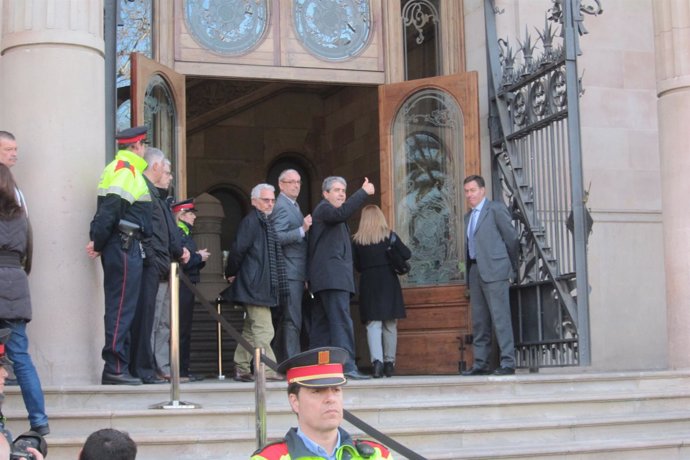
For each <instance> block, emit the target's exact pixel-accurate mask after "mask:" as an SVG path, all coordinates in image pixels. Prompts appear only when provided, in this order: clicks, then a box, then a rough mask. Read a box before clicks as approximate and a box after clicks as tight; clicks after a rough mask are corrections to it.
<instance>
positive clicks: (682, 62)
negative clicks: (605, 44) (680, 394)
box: [650, 0, 690, 369]
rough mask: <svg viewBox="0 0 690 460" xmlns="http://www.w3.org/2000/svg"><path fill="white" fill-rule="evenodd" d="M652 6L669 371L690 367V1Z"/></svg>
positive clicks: (675, 0)
mask: <svg viewBox="0 0 690 460" xmlns="http://www.w3.org/2000/svg"><path fill="white" fill-rule="evenodd" d="M652 5H653V8H654V34H655V47H656V77H657V95H658V98H659V99H658V112H659V144H660V145H659V151H660V155H661V185H662V203H663V208H662V209H663V225H664V256H665V269H666V300H667V317H668V344H669V366H670V367H671V368H674V369H677V368H688V367H690V352H689V350H690V212H688V209H689V203H690V199H689V197H690V181H688V177H690V131H688V126H690V52H688V47H689V46H690V0H655V1H654V2H652ZM652 311H653V310H650V312H652Z"/></svg>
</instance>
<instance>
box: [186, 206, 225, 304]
mask: <svg viewBox="0 0 690 460" xmlns="http://www.w3.org/2000/svg"><path fill="white" fill-rule="evenodd" d="M194 206H195V207H196V209H197V218H196V222H194V242H195V243H196V246H197V248H199V249H203V248H206V249H208V251H209V252H210V253H211V256H210V257H209V258H208V260H207V261H206V266H205V267H204V269H203V270H201V282H200V283H199V290H200V291H201V292H202V293H203V294H204V296H205V297H206V299H208V300H209V301H211V302H213V301H214V300H215V299H216V297H218V293H219V292H220V291H222V290H223V289H225V288H226V287H227V286H228V283H227V282H226V281H225V277H224V276H223V271H224V270H225V267H223V254H222V251H221V248H220V232H221V224H222V222H223V217H224V216H225V214H224V213H223V205H222V204H221V203H220V201H219V200H218V199H217V198H215V197H213V196H212V195H209V194H208V193H202V194H201V195H199V196H198V197H196V198H195V199H194Z"/></svg>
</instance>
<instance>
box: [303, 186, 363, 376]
mask: <svg viewBox="0 0 690 460" xmlns="http://www.w3.org/2000/svg"><path fill="white" fill-rule="evenodd" d="M321 189H322V191H323V198H324V199H323V200H321V202H320V203H319V204H318V205H316V208H314V211H313V212H312V227H311V232H310V233H311V235H310V237H309V264H308V265H309V286H310V289H311V291H312V292H313V293H314V294H316V296H317V297H318V302H316V303H315V304H314V305H313V307H312V311H311V330H310V334H309V348H317V347H328V346H332V347H339V348H343V349H344V350H346V351H347V352H348V355H349V358H348V359H347V361H346V362H345V376H347V378H349V379H354V380H357V379H368V378H369V376H367V375H364V374H362V373H360V372H359V370H358V369H357V365H356V364H355V336H354V329H353V326H352V318H351V317H350V297H351V296H352V294H354V293H355V282H354V275H353V272H352V241H351V240H350V230H349V228H348V226H347V219H349V218H350V217H351V216H352V215H353V214H354V213H355V212H357V211H358V210H359V209H360V208H361V207H362V206H363V205H364V203H366V201H367V199H368V197H369V195H373V194H374V192H375V188H374V184H372V183H371V182H369V179H367V178H365V179H364V184H363V185H362V188H361V189H359V190H357V191H356V192H355V193H353V194H352V196H350V198H348V199H347V200H346V199H345V197H346V195H345V192H346V190H347V182H346V181H345V179H343V178H342V177H336V176H331V177H327V178H326V179H324V181H323V185H322V186H321Z"/></svg>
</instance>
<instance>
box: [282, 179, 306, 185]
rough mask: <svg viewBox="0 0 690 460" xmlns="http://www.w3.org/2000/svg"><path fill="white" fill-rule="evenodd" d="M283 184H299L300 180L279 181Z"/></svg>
mask: <svg viewBox="0 0 690 460" xmlns="http://www.w3.org/2000/svg"><path fill="white" fill-rule="evenodd" d="M281 182H282V183H283V184H291V185H292V184H301V183H302V181H301V180H281Z"/></svg>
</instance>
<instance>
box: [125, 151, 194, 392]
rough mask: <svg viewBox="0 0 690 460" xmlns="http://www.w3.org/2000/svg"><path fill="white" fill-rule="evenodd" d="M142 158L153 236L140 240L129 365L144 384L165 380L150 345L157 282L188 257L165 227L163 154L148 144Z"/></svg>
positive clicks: (166, 178) (166, 179)
mask: <svg viewBox="0 0 690 460" xmlns="http://www.w3.org/2000/svg"><path fill="white" fill-rule="evenodd" d="M144 160H146V163H147V166H146V169H145V170H144V178H145V179H146V185H148V187H149V192H150V193H151V201H152V203H153V214H152V220H151V228H152V235H151V238H148V239H146V240H144V241H143V242H142V244H143V245H144V247H145V251H146V255H147V260H146V261H145V263H144V269H143V272H142V275H141V290H140V291H139V303H138V305H137V311H136V313H135V315H134V321H133V322H132V330H131V346H130V364H129V367H130V372H131V374H132V375H134V376H136V377H139V378H140V379H141V381H142V382H143V383H145V384H150V383H165V379H163V378H160V377H158V376H156V366H155V363H154V356H153V348H152V346H151V334H152V331H153V321H154V313H155V310H156V294H157V292H158V282H159V280H160V279H161V277H165V276H167V273H168V272H169V270H170V261H171V260H177V259H180V260H182V261H183V262H186V261H187V260H189V251H187V250H186V249H185V251H184V252H183V248H182V242H181V240H180V238H179V236H178V232H177V231H175V229H174V228H173V229H170V228H168V224H167V223H166V220H167V219H166V208H168V203H167V202H166V201H165V197H166V195H167V192H168V187H169V186H170V180H171V178H172V175H171V174H170V169H169V168H170V167H169V166H168V167H167V169H166V162H165V161H166V160H165V154H164V153H163V152H162V151H161V150H159V149H156V148H153V147H147V148H146V151H145V153H144ZM171 233H172V236H171Z"/></svg>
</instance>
